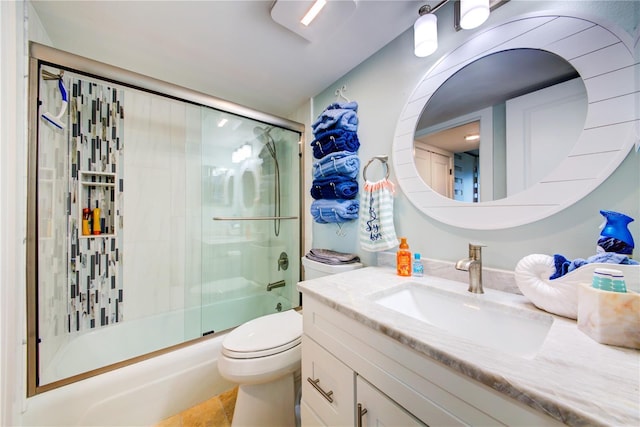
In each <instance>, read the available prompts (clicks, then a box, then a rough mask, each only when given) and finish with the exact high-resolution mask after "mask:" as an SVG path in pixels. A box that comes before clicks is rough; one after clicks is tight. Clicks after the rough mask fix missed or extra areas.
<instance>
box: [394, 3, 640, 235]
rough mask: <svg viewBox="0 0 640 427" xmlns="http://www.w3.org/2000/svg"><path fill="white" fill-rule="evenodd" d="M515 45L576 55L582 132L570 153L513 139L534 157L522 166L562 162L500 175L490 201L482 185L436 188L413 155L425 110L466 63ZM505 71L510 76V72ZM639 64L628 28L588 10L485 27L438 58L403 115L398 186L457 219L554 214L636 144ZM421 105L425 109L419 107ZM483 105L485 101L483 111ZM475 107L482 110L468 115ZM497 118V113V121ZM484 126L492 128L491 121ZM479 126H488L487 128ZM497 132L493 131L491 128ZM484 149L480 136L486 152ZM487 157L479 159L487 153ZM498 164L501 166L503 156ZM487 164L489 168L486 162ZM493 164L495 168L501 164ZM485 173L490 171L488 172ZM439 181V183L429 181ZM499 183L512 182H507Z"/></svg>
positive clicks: (520, 219)
mask: <svg viewBox="0 0 640 427" xmlns="http://www.w3.org/2000/svg"><path fill="white" fill-rule="evenodd" d="M515 50H537V51H542V52H545V53H549V54H553V55H555V56H557V57H559V58H562V59H563V60H565V61H566V62H567V63H569V64H570V65H571V66H572V67H573V69H575V71H577V73H578V74H579V76H580V77H581V78H582V84H583V85H584V88H585V90H586V98H587V101H588V103H587V112H586V119H584V124H583V126H582V128H581V129H580V132H579V136H578V137H577V140H576V141H575V143H573V141H571V144H570V145H571V146H570V147H569V148H567V149H566V150H567V153H566V154H561V155H560V156H554V147H552V146H547V147H543V148H542V149H541V150H540V151H539V153H538V154H536V155H535V157H533V156H531V155H529V153H528V151H527V150H528V149H529V148H528V147H527V146H526V144H524V142H523V139H521V140H520V141H516V143H514V144H512V145H513V146H514V149H519V150H521V151H522V153H521V154H520V157H521V158H522V159H524V160H525V161H526V162H528V163H525V164H524V166H522V167H517V168H516V169H526V168H528V167H529V166H531V165H535V166H538V165H540V164H543V166H544V164H545V163H548V159H549V158H551V157H553V158H555V159H556V162H557V163H556V165H555V166H552V167H550V168H548V169H549V170H545V171H544V172H543V173H541V174H540V175H539V176H536V175H531V176H527V174H526V173H525V174H522V173H521V174H519V176H517V177H514V178H512V177H511V176H509V177H507V178H506V179H505V181H504V183H503V184H500V182H499V180H498V179H496V180H495V181H496V182H495V183H492V185H491V188H492V189H493V190H494V192H495V193H497V195H498V196H497V197H493V195H492V197H491V199H487V201H484V199H483V196H486V194H484V193H485V191H483V189H481V191H480V194H479V196H478V200H479V202H478V203H465V202H460V201H457V200H454V199H453V198H451V197H447V196H444V195H442V194H440V193H439V192H437V191H434V189H433V188H432V186H429V185H427V184H426V180H424V179H423V178H422V176H421V174H420V173H419V171H418V166H417V165H416V161H415V160H414V151H416V150H415V147H414V141H415V140H416V130H419V131H418V132H420V131H421V130H422V129H423V127H422V126H423V125H418V123H419V121H420V120H421V118H422V117H423V116H425V115H429V116H430V115H431V114H430V113H429V110H430V104H431V99H432V98H433V97H435V96H436V93H437V92H438V89H439V88H440V87H441V86H443V84H445V82H446V81H447V80H448V79H449V78H451V77H452V76H453V75H455V74H456V73H457V72H458V71H460V70H462V69H463V68H465V67H466V66H467V65H469V64H471V63H473V62H475V61H478V60H480V59H481V58H485V57H491V56H493V54H498V53H501V52H510V51H515ZM505 54H506V53H505ZM488 61H490V60H488ZM532 66H533V65H530V66H529V68H530V67H532ZM506 71H507V74H509V73H508V71H509V70H508V69H507V70H506ZM637 71H638V70H637V67H634V60H633V42H632V40H631V38H630V37H629V35H628V34H627V33H625V32H623V31H621V30H619V29H617V28H612V27H605V26H603V25H601V24H599V23H598V22H594V21H593V20H592V19H590V18H583V17H577V16H566V15H555V14H552V13H551V14H550V13H549V12H541V13H539V14H530V15H527V16H525V17H515V18H513V19H512V20H510V21H508V22H505V23H503V24H500V25H497V26H495V27H493V28H489V29H486V30H484V31H480V32H478V33H476V34H475V35H474V36H473V37H471V38H470V39H469V40H467V41H466V42H465V43H464V44H462V45H461V46H459V47H458V48H456V49H455V50H453V51H452V52H450V53H448V54H446V55H445V56H443V57H442V58H440V59H439V60H438V61H436V63H435V65H434V66H433V67H432V68H431V69H430V70H429V71H428V72H427V74H426V75H425V76H424V78H423V79H422V80H421V81H420V82H419V83H418V85H417V87H416V89H415V90H414V91H413V93H412V94H411V95H410V96H409V99H408V101H407V104H406V106H405V108H404V110H403V111H402V113H401V115H400V118H399V120H398V124H397V126H396V133H395V136H394V144H393V163H394V169H395V173H396V178H397V180H398V185H399V186H400V188H401V189H402V191H403V192H404V194H405V195H406V196H407V198H408V199H409V201H410V202H411V203H413V204H414V205H415V206H416V207H417V208H418V209H420V210H421V211H422V212H424V213H425V214H426V215H428V216H430V217H432V218H434V219H436V220H438V221H441V222H443V223H445V224H449V225H453V226H457V227H462V228H469V229H478V230H489V229H502V228H509V227H514V226H519V225H523V224H528V223H531V222H533V221H537V220H540V219H542V218H545V217H548V216H550V215H552V214H554V213H556V212H558V211H560V210H562V209H564V208H566V207H567V206H570V205H571V204H573V203H575V202H576V201H578V200H580V199H581V198H582V197H584V196H586V195H587V194H589V193H590V192H591V191H593V189H595V188H596V187H597V186H598V185H600V183H602V181H604V179H606V178H607V177H608V176H609V175H610V174H611V173H612V172H613V171H614V170H615V169H616V168H617V167H618V165H619V164H620V163H621V162H622V160H624V158H625V157H626V155H627V154H628V152H629V150H630V149H631V147H632V146H633V141H634V139H633V136H634V126H635V123H636V122H637V120H638V112H637V109H636V108H635V104H634V90H635V81H634V78H635V77H634V76H635V73H637ZM505 84H506V81H502V82H499V83H495V82H494V83H493V86H494V87H498V86H502V85H505ZM456 86H457V87H458V89H459V91H457V92H456V93H455V96H461V97H464V96H467V95H469V93H467V92H465V91H464V89H461V87H462V86H458V85H456ZM453 89H454V90H455V87H454V88H453ZM450 96H454V95H450ZM434 102H435V101H434ZM425 106H426V108H425ZM489 109H491V108H489ZM423 110H424V111H425V113H426V114H422V113H423ZM484 110H487V108H484V109H481V110H480V111H484ZM476 111H477V110H476ZM473 114H476V115H478V114H477V113H469V114H468V115H473ZM434 116H435V114H434ZM462 116H464V115H462ZM426 119H429V117H426ZM445 120H446V119H445ZM497 121H498V119H497V118H496V117H495V116H494V117H493V120H492V121H491V123H492V125H493V123H495V122H497ZM505 121H506V120H505ZM433 123H434V126H437V125H438V124H439V123H442V122H441V121H435V120H434V122H433ZM483 128H484V131H487V129H486V127H483ZM532 131H533V133H537V132H541V133H542V134H543V135H544V134H547V135H549V134H553V133H554V132H555V127H553V126H550V125H544V126H542V125H540V126H538V125H534V127H533V129H532ZM480 133H481V134H482V133H483V130H482V129H481V131H480ZM491 133H492V134H495V133H496V132H494V131H493V129H491ZM481 138H484V136H482V135H481ZM543 139H544V138H543ZM518 142H519V143H518ZM482 148H483V145H482V143H481V145H480V148H479V150H482ZM504 153H506V150H505V152H504ZM504 153H502V152H492V153H491V155H490V156H491V158H494V157H499V156H500V155H506V154H504ZM480 156H481V157H480V161H482V158H483V157H482V156H483V154H482V153H481V154H480ZM493 164H494V166H495V165H497V164H498V162H496V161H494V162H493ZM500 164H502V163H500ZM505 164H506V163H505ZM440 167H441V168H444V166H440ZM480 169H481V170H484V171H486V170H488V168H486V167H483V165H482V164H480ZM492 171H493V175H495V174H496V171H495V168H494V169H493V170H492ZM485 175H486V174H485ZM480 176H481V177H484V175H483V174H482V172H481V173H480ZM527 180H528V181H527ZM432 185H435V184H433V182H432ZM500 185H503V186H504V187H505V188H504V189H500ZM496 189H497V190H496ZM487 191H489V190H487ZM499 192H503V193H504V195H501V194H500V193H499Z"/></svg>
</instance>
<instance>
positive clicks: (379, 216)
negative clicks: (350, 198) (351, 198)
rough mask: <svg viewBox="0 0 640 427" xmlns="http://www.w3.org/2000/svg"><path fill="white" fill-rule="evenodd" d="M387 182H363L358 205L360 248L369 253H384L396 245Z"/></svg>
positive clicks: (391, 188) (391, 189) (391, 194)
mask: <svg viewBox="0 0 640 427" xmlns="http://www.w3.org/2000/svg"><path fill="white" fill-rule="evenodd" d="M394 192H395V187H394V185H393V183H392V182H391V181H389V180H387V179H386V178H385V179H382V180H380V181H376V182H370V181H365V182H364V188H363V189H362V194H361V196H360V205H361V206H362V215H360V246H361V247H362V249H363V250H365V251H369V252H376V251H384V250H387V249H391V248H393V247H395V246H397V245H398V238H397V237H396V230H395V227H394V225H393V194H394Z"/></svg>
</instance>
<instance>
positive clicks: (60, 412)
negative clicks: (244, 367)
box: [22, 291, 291, 427]
mask: <svg viewBox="0 0 640 427" xmlns="http://www.w3.org/2000/svg"><path fill="white" fill-rule="evenodd" d="M278 303H280V307H282V309H288V308H290V307H291V305H290V303H289V302H288V301H287V300H286V299H285V298H283V297H281V296H279V295H277V294H276V293H266V292H265V291H261V292H259V293H255V294H253V295H245V296H242V297H240V296H238V297H237V298H230V299H228V300H226V301H223V302H220V303H216V304H208V305H206V306H204V307H203V311H202V329H201V330H202V331H209V330H210V329H207V328H213V325H223V326H216V327H217V328H218V330H221V329H225V328H228V327H230V326H228V324H229V323H230V322H232V321H231V320H229V319H230V316H232V315H233V316H235V318H234V320H233V324H234V325H235V324H239V323H243V322H245V321H246V320H249V319H250V318H253V317H255V313H256V312H257V313H258V314H259V315H264V314H269V313H274V312H276V311H277V310H276V307H277V306H278ZM248 307H252V308H253V309H252V310H249V309H248ZM189 322H197V326H200V323H199V322H200V310H193V311H192V312H188V313H186V315H185V313H184V311H182V312H179V313H178V312H173V313H169V314H166V315H164V316H158V317H153V318H146V319H140V320H133V321H130V322H122V323H121V324H117V325H113V326H110V327H107V328H103V329H100V330H96V331H92V332H90V333H85V334H83V335H80V336H78V337H75V339H73V340H70V341H69V342H68V343H66V344H65V345H64V346H62V348H61V349H60V350H59V351H58V352H57V354H56V355H55V357H54V358H53V359H52V362H51V363H50V366H48V367H47V368H45V369H44V370H43V376H44V375H49V377H50V378H52V376H53V375H54V373H55V375H62V376H63V377H66V376H69V375H73V374H75V373H78V372H85V371H87V370H90V369H95V368H97V367H100V366H104V365H108V364H110V363H115V362H117V361H119V360H125V359H127V358H131V357H134V356H137V355H139V354H141V352H142V353H144V352H150V351H154V350H157V348H156V347H157V343H156V344H154V343H152V342H151V340H149V339H148V338H149V337H150V336H151V335H154V334H156V333H159V334H161V335H163V336H162V337H161V338H162V339H163V341H161V343H162V346H163V347H167V346H170V345H173V344H175V343H176V342H174V341H175V339H176V337H180V338H182V337H184V333H185V331H186V330H189V329H190V328H189V327H188V324H189ZM225 325H227V326H225ZM149 326H153V327H151V328H149ZM198 330H200V328H198ZM225 336H226V334H225V333H224V332H223V333H218V334H215V335H212V337H211V338H210V339H205V340H203V341H202V342H199V343H196V344H193V345H190V346H187V347H184V348H181V349H178V350H175V351H172V352H169V353H166V354H163V355H160V356H157V357H154V358H151V359H147V360H144V361H141V362H138V363H135V364H132V365H128V366H126V367H123V368H120V369H116V370H113V371H110V372H106V373H103V374H101V375H97V376H95V377H91V378H88V379H85V380H82V381H78V382H75V383H72V384H69V385H67V386H63V387H60V388H57V389H53V390H51V391H47V392H45V393H42V394H39V395H36V396H34V397H32V398H29V399H26V401H25V405H24V408H23V409H24V410H23V413H22V425H25V426H65V427H67V426H146V425H153V424H155V423H157V422H159V421H161V420H162V419H164V418H167V417H169V416H171V415H175V414H177V413H179V412H181V411H183V410H185V409H187V408H189V407H191V406H194V405H195V404H197V403H200V402H202V401H204V400H207V399H208V398H210V397H212V396H215V395H217V394H219V393H221V392H223V391H225V390H228V389H230V388H232V387H233V386H234V384H232V383H230V382H228V381H227V380H225V379H224V378H222V377H221V376H220V374H219V372H218V368H217V359H218V355H219V354H220V350H221V347H222V340H223V339H224V337H225ZM114 340H117V341H114ZM122 342H127V343H128V345H127V346H126V347H125V346H118V345H115V344H114V343H122ZM145 343H147V344H145ZM145 345H146V346H147V347H146V348H145ZM82 348H91V349H92V352H91V356H90V357H87V353H86V352H84V353H80V352H79V349H82ZM114 350H115V351H114ZM134 350H135V351H137V353H134ZM145 350H146V351H145ZM78 354H83V356H82V357H78ZM106 354H110V356H109V359H108V360H107V359H105V355H106ZM113 357H115V358H116V359H117V360H114V359H113ZM55 378H60V376H57V377H55ZM205 379H206V380H205Z"/></svg>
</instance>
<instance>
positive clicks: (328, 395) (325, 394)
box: [307, 377, 333, 403]
mask: <svg viewBox="0 0 640 427" xmlns="http://www.w3.org/2000/svg"><path fill="white" fill-rule="evenodd" d="M307 381H309V384H311V385H312V386H313V388H315V389H316V390H318V393H320V394H321V395H322V397H324V398H325V399H327V400H328V401H329V403H333V397H331V395H333V391H332V390H329V391H324V390H323V389H322V387H320V386H319V385H318V383H319V382H320V378H318V379H317V380H312V379H311V377H307Z"/></svg>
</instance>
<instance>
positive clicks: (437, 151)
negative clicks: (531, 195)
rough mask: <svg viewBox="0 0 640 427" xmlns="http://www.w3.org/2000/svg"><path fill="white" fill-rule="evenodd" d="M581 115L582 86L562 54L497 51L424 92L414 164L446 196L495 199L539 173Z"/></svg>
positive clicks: (566, 147) (573, 135)
mask: <svg viewBox="0 0 640 427" xmlns="http://www.w3.org/2000/svg"><path fill="white" fill-rule="evenodd" d="M586 115H587V93H586V89H585V87H584V84H583V82H582V79H581V78H580V76H579V74H578V72H577V71H576V69H575V68H573V66H572V65H571V64H569V62H567V61H566V60H565V59H563V58H561V57H559V56H558V55H556V54H554V53H551V52H547V51H545V50H540V49H510V50H505V51H500V52H496V53H493V54H490V55H487V56H484V57H482V58H480V59H477V60H475V61H473V62H471V63H470V64H468V65H465V66H464V67H462V68H461V69H460V70H458V71H457V72H455V73H454V74H453V75H452V76H451V77H449V78H448V79H447V80H446V81H445V82H444V83H443V84H442V86H440V87H439V88H438V89H437V90H436V91H435V93H434V94H433V96H431V98H430V99H429V102H428V103H427V105H426V107H425V109H424V110H423V112H422V114H421V116H420V118H419V119H418V123H417V126H416V133H415V137H414V160H415V165H416V168H417V169H418V173H419V174H420V177H421V178H422V180H423V181H424V182H425V184H427V185H428V186H430V187H431V188H432V189H433V190H434V191H436V192H438V193H439V194H441V195H443V196H445V197H448V198H452V199H454V200H457V201H461V202H474V203H477V202H481V201H491V200H498V199H501V198H504V197H507V196H508V195H512V194H515V193H517V192H519V191H522V190H524V189H526V188H528V187H530V186H531V185H533V184H535V183H537V182H539V181H541V180H542V179H544V176H545V175H547V174H548V173H549V172H551V171H552V170H553V169H554V168H555V167H556V166H557V165H558V164H559V163H560V161H561V160H562V159H563V158H565V157H566V156H567V155H568V154H569V152H570V150H571V148H572V147H573V146H574V145H575V142H576V141H577V140H578V137H579V136H580V133H581V132H582V129H583V128H584V123H585V118H586ZM550 153H551V154H550Z"/></svg>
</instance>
